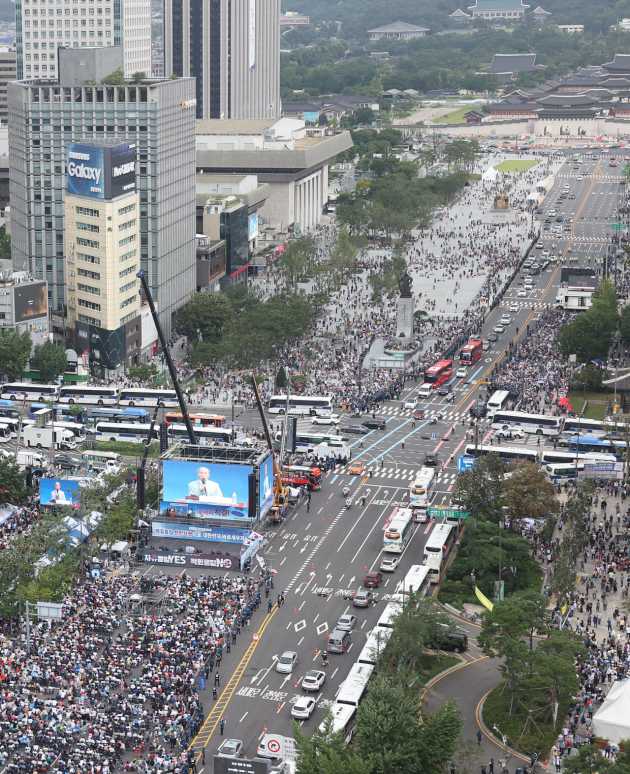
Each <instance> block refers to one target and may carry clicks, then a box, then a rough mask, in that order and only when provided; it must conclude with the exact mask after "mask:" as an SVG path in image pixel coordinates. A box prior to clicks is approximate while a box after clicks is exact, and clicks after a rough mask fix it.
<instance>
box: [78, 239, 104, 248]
mask: <svg viewBox="0 0 630 774" xmlns="http://www.w3.org/2000/svg"><path fill="white" fill-rule="evenodd" d="M77 244H78V245H81V247H96V248H98V247H99V246H100V243H99V242H96V241H95V240H94V239H85V238H84V237H77Z"/></svg>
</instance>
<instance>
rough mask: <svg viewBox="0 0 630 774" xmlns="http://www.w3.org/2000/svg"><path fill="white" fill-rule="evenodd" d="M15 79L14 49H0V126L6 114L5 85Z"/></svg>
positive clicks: (4, 122)
mask: <svg viewBox="0 0 630 774" xmlns="http://www.w3.org/2000/svg"><path fill="white" fill-rule="evenodd" d="M16 77H17V69H16V52H15V49H14V48H8V47H7V46H3V47H2V48H0V124H6V123H7V120H8V114H7V110H8V109H7V84H8V83H9V81H14V80H15V79H16Z"/></svg>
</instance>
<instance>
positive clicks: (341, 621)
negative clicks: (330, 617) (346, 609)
mask: <svg viewBox="0 0 630 774" xmlns="http://www.w3.org/2000/svg"><path fill="white" fill-rule="evenodd" d="M356 625H357V617H356V615H352V613H344V614H343V615H342V616H339V618H338V619H337V623H336V624H335V629H341V631H342V632H351V631H352V630H353V629H354V627H355V626H356Z"/></svg>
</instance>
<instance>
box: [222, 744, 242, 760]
mask: <svg viewBox="0 0 630 774" xmlns="http://www.w3.org/2000/svg"><path fill="white" fill-rule="evenodd" d="M242 752H243V742H242V740H241V739H225V740H224V741H223V742H221V744H220V745H219V749H218V750H217V755H218V756H219V758H240V757H241V754H242Z"/></svg>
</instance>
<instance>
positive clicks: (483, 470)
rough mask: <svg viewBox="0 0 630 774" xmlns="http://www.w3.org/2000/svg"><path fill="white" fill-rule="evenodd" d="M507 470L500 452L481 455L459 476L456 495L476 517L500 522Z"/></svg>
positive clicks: (496, 522)
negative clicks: (504, 479) (504, 477)
mask: <svg viewBox="0 0 630 774" xmlns="http://www.w3.org/2000/svg"><path fill="white" fill-rule="evenodd" d="M505 471H506V467H505V464H504V463H503V461H502V460H501V458H500V457H499V455H498V454H487V455H485V456H483V457H480V458H479V459H478V460H477V461H476V462H475V464H474V465H473V467H472V468H470V470H467V471H465V472H464V473H461V474H460V475H459V476H458V477H457V482H456V484H455V496H456V497H457V498H458V499H459V500H461V502H462V503H463V505H464V509H465V510H467V511H470V513H471V514H472V516H474V517H475V518H477V519H487V520H489V521H492V522H494V523H495V524H498V523H499V521H500V519H501V514H502V506H503V476H504V475H505Z"/></svg>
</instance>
